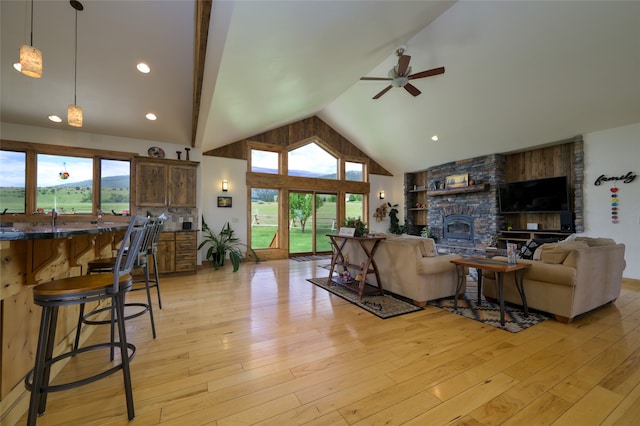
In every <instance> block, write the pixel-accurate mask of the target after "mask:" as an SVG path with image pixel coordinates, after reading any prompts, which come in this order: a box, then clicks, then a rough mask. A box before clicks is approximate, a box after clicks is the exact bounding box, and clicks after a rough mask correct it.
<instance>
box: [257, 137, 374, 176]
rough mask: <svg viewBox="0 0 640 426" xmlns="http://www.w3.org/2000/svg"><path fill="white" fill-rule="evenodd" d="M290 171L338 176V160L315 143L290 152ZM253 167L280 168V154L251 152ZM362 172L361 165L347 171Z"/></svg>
mask: <svg viewBox="0 0 640 426" xmlns="http://www.w3.org/2000/svg"><path fill="white" fill-rule="evenodd" d="M288 155H289V169H291V170H305V171H312V172H316V173H317V174H319V175H330V174H336V172H337V167H338V163H337V159H336V158H335V157H333V156H332V155H331V154H329V153H328V152H327V151H325V150H324V149H322V148H321V147H320V146H318V145H317V144H315V143H310V144H307V145H305V146H303V147H300V148H298V149H294V150H293V151H289V154H288ZM251 165H252V166H253V167H260V168H266V169H274V170H277V168H278V154H277V153H275V152H268V151H259V150H252V151H251ZM350 170H362V166H361V165H359V164H358V165H356V166H354V167H351V166H349V165H348V167H347V171H350Z"/></svg>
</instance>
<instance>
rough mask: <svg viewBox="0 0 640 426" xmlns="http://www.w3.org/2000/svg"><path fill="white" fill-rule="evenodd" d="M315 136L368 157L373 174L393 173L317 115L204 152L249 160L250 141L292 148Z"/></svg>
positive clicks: (342, 150)
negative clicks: (248, 145) (248, 147)
mask: <svg viewBox="0 0 640 426" xmlns="http://www.w3.org/2000/svg"><path fill="white" fill-rule="evenodd" d="M313 137H317V138H319V139H321V140H322V141H323V142H324V143H325V144H327V145H328V146H329V147H330V148H331V149H333V150H334V151H336V152H338V153H340V154H342V155H343V156H344V157H347V158H352V159H354V160H358V159H360V160H361V161H362V160H365V159H366V160H368V163H369V173H370V174H374V175H382V176H393V175H392V174H391V173H390V172H388V171H387V170H386V169H385V168H384V167H382V166H381V165H380V164H378V163H377V162H375V161H374V160H372V159H371V158H369V156H367V155H366V154H365V153H364V152H362V151H361V150H360V149H358V148H357V147H356V146H355V145H353V144H352V143H351V142H349V140H347V139H346V138H345V137H343V136H342V135H341V134H339V133H338V132H336V131H335V130H334V129H332V128H331V127H330V126H329V125H328V124H327V123H325V122H324V121H322V120H321V119H319V118H318V117H316V116H313V117H310V118H305V119H304V120H300V121H297V122H295V123H291V124H288V125H286V126H282V127H279V128H277V129H273V130H269V131H268V132H265V133H260V134H258V135H254V136H251V137H249V138H247V139H243V140H240V141H236V142H233V143H231V144H229V145H225V146H222V147H220V148H216V149H212V150H210V151H207V152H205V153H203V155H209V156H213V157H226V158H235V159H240V160H248V152H249V150H248V149H247V143H248V142H261V143H267V144H272V145H276V146H284V147H288V146H290V145H294V144H296V143H297V142H299V141H302V140H306V139H310V138H313Z"/></svg>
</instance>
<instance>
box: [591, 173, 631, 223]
mask: <svg viewBox="0 0 640 426" xmlns="http://www.w3.org/2000/svg"><path fill="white" fill-rule="evenodd" d="M637 176H638V175H636V174H634V173H633V172H627V174H626V175H622V176H607V175H600V176H599V177H598V179H596V181H595V182H594V183H593V184H594V185H596V186H600V185H601V184H602V182H613V186H612V187H611V189H610V191H611V198H610V202H611V223H618V205H619V204H620V201H619V193H618V187H617V186H616V182H618V181H622V183H631V182H633V181H634V180H635V179H636V177H637Z"/></svg>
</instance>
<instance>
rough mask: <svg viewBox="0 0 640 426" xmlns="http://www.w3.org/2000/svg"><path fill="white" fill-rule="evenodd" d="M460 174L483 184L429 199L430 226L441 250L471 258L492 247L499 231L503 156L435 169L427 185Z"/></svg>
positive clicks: (449, 164) (473, 159) (445, 165)
mask: <svg viewBox="0 0 640 426" xmlns="http://www.w3.org/2000/svg"><path fill="white" fill-rule="evenodd" d="M460 173H468V178H469V179H473V180H474V181H475V182H476V184H480V185H479V186H478V189H477V190H469V191H463V190H459V191H452V192H451V193H449V192H447V191H443V192H439V193H436V194H432V195H431V196H429V198H428V211H427V215H428V223H429V228H430V231H431V234H432V235H433V236H434V237H435V238H436V242H437V244H438V246H439V247H445V246H446V248H447V250H449V251H453V252H459V253H462V254H470V255H472V254H477V253H476V252H475V251H476V250H479V249H483V248H484V247H487V246H489V245H491V243H492V240H493V239H494V237H495V235H496V234H497V233H498V230H499V229H500V224H499V223H498V222H499V221H500V220H501V219H502V218H501V216H500V215H499V213H498V196H497V184H496V182H500V181H502V180H503V179H504V178H503V177H504V156H503V155H498V154H493V155H487V156H484V157H477V158H472V159H468V160H464V161H457V162H452V163H448V164H443V165H440V166H437V167H432V168H430V169H428V178H427V179H428V181H427V183H430V182H435V181H439V182H443V181H445V180H446V178H447V177H448V176H451V175H457V174H460Z"/></svg>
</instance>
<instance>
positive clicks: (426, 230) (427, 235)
mask: <svg viewBox="0 0 640 426" xmlns="http://www.w3.org/2000/svg"><path fill="white" fill-rule="evenodd" d="M420 236H421V237H423V238H431V229H429V227H428V226H425V227H424V228H422V230H421V231H420Z"/></svg>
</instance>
